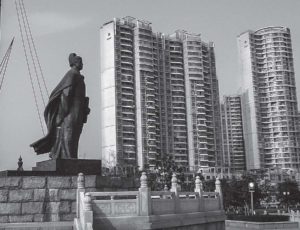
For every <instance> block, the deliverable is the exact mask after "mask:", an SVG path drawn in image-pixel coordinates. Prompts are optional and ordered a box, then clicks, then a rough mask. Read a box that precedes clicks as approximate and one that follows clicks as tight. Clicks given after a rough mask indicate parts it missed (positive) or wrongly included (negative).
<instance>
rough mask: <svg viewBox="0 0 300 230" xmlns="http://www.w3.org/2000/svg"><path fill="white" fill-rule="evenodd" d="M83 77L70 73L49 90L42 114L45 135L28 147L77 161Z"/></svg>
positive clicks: (84, 113) (84, 109)
mask: <svg viewBox="0 0 300 230" xmlns="http://www.w3.org/2000/svg"><path fill="white" fill-rule="evenodd" d="M87 102H88V101H87V98H86V97H85V84H84V77H83V76H82V75H81V74H80V72H79V71H76V70H75V69H71V70H69V71H68V72H67V73H66V75H65V76H64V77H63V79H62V80H61V82H60V83H59V84H58V85H57V86H56V88H55V89H54V90H53V91H52V93H51V95H50V98H49V102H48V104H47V106H46V108H45V111H44V118H45V121H46V124H47V129H48V133H47V135H46V136H45V137H43V138H41V139H40V140H38V141H36V142H34V143H33V144H31V145H30V146H31V147H33V148H34V150H35V152H36V153H37V154H43V153H48V152H50V157H51V158H54V159H56V158H77V151H78V141H79V136H80V134H81V131H82V127H83V123H84V122H85V119H86V116H87V108H88V105H87Z"/></svg>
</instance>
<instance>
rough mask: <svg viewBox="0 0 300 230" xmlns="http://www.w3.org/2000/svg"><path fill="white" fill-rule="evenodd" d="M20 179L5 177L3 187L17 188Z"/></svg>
mask: <svg viewBox="0 0 300 230" xmlns="http://www.w3.org/2000/svg"><path fill="white" fill-rule="evenodd" d="M21 182H22V179H21V177H6V178H5V187H10V188H12V187H19V186H20V185H21Z"/></svg>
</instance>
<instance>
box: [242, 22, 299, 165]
mask: <svg viewBox="0 0 300 230" xmlns="http://www.w3.org/2000/svg"><path fill="white" fill-rule="evenodd" d="M238 48H239V60H240V67H241V76H242V77H243V98H242V100H243V103H242V104H243V119H244V137H245V149H246V159H247V169H259V168H295V169H299V147H300V146H299V128H298V127H297V111H298V109H297V98H296V87H295V73H294V64H293V52H292V42H291V34H290V30H289V29H288V28H285V27H279V26H274V27H266V28H262V29H259V30H257V31H247V32H245V33H242V34H241V35H239V36H238Z"/></svg>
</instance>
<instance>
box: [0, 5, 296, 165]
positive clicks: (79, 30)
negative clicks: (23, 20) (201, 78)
mask: <svg viewBox="0 0 300 230" xmlns="http://www.w3.org/2000/svg"><path fill="white" fill-rule="evenodd" d="M24 5H25V8H26V13H27V16H28V20H29V23H30V28H31V32H32V35H33V38H34V42H35V47H36V50H37V54H38V57H39V62H40V65H41V68H42V71H43V76H44V78H45V82H46V85H47V88H48V90H49V91H52V89H53V88H54V87H55V86H56V85H57V84H58V82H59V81H60V79H61V78H62V77H63V76H64V74H65V73H66V72H67V71H68V69H69V66H68V56H69V53H71V52H75V53H77V54H78V55H80V56H81V57H82V58H83V62H84V67H83V70H82V74H83V75H84V76H85V83H86V87H87V95H88V96H89V97H90V108H91V114H90V115H89V118H88V122H87V124H86V125H85V126H84V129H83V132H82V135H81V139H80V143H79V158H85V159H100V158H101V150H100V91H99V90H100V82H99V80H100V47H99V45H100V42H99V40H100V36H99V34H100V33H99V31H100V27H101V26H102V25H103V24H104V23H106V22H108V21H110V20H112V19H113V18H114V17H116V18H122V17H125V16H133V17H136V18H138V19H144V20H147V21H150V22H151V23H152V28H153V31H154V32H163V33H165V34H171V33H173V32H174V31H175V30H177V29H184V30H186V31H188V32H191V33H197V34H201V37H202V40H203V41H205V42H208V41H213V42H214V43H215V53H216V67H217V75H218V79H219V89H220V97H221V98H222V97H223V95H232V94H235V93H236V92H237V91H238V89H239V84H240V82H241V77H240V76H239V75H238V65H237V64H238V56H237V40H236V38H237V36H238V35H239V34H241V33H242V32H244V31H247V30H254V31H255V30H257V29H260V28H262V27H266V26H286V27H289V28H290V29H291V34H292V44H293V54H294V65H295V72H296V84H297V89H298V91H297V95H298V100H300V78H299V77H298V76H299V74H300V42H299V41H300V27H299V21H300V14H299V9H300V1H299V0H284V1H283V0H189V1H184V0H151V1H149V0H147V1H146V0H109V1H108V0H107V1H104V0H89V1H82V0H60V1H51V0H24ZM0 31H1V41H0V58H1V59H2V57H3V56H4V53H5V51H6V49H7V48H8V45H9V43H10V41H11V39H12V37H15V43H14V46H13V49H12V53H11V57H10V59H9V63H8V67H7V72H6V75H5V79H4V82H3V87H2V89H1V91H0V171H2V170H8V169H9V170H14V169H16V168H17V161H18V158H19V156H20V155H21V156H22V158H23V162H24V165H23V166H24V169H26V170H30V169H31V167H33V166H34V165H35V163H36V162H38V161H42V160H47V159H48V154H44V155H41V156H37V155H36V154H35V153H34V151H33V149H31V148H30V147H29V145H30V144H31V143H32V142H34V141H36V140H37V139H39V138H41V137H42V136H43V133H42V130H41V127H40V123H39V118H38V114H37V110H36V107H35V100H34V96H33V91H32V88H31V84H30V77H29V74H28V70H27V66H26V59H25V55H24V51H23V48H22V39H21V35H20V31H19V25H18V19H17V12H16V8H15V1H14V0H2V6H1V27H0ZM35 84H36V83H35ZM37 94H38V93H37ZM37 98H38V100H39V101H41V97H38V96H37ZM39 104H41V103H40V102H39ZM40 107H41V106H40ZM42 110H43V109H42ZM41 113H42V112H41Z"/></svg>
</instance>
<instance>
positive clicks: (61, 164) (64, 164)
mask: <svg viewBox="0 0 300 230" xmlns="http://www.w3.org/2000/svg"><path fill="white" fill-rule="evenodd" d="M32 171H49V172H56V173H57V174H64V175H77V174H78V173H83V174H85V175H101V160H84V159H54V160H47V161H41V162H37V163H36V167H33V168H32Z"/></svg>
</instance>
